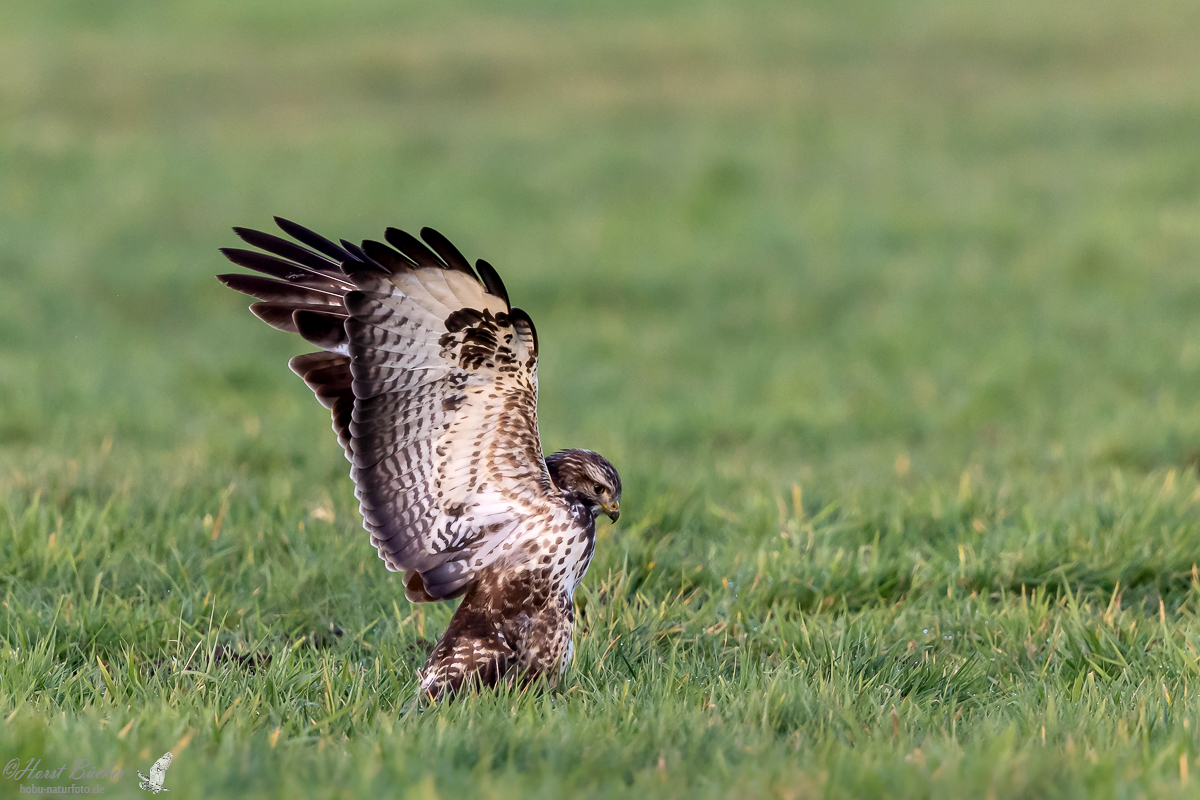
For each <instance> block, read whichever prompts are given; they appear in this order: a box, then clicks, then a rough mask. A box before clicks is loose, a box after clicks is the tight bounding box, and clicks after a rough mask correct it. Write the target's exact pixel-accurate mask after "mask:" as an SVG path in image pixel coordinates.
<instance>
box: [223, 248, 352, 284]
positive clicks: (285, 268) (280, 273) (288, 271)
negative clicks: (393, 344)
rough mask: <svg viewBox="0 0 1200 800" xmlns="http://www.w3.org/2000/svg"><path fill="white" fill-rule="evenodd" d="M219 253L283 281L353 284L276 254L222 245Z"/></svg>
mask: <svg viewBox="0 0 1200 800" xmlns="http://www.w3.org/2000/svg"><path fill="white" fill-rule="evenodd" d="M221 255H223V256H225V257H226V258H227V259H229V260H230V261H232V262H233V263H234V264H237V265H238V266H239V267H245V268H246V269H252V270H254V271H255V272H261V273H263V274H265V275H271V276H272V277H275V278H282V279H283V280H285V281H290V282H292V283H299V284H302V285H308V286H326V287H329V288H332V289H341V290H342V291H345V290H346V289H349V288H353V284H352V283H350V282H349V281H347V280H346V279H345V278H343V277H341V276H340V275H334V274H332V273H328V272H321V271H319V270H315V269H310V268H309V267H305V266H301V265H300V264H296V263H293V262H291V261H285V260H284V259H282V258H279V257H277V256H269V255H267V254H266V253H259V252H257V251H255V250H242V249H240V248H237V247H222V248H221Z"/></svg>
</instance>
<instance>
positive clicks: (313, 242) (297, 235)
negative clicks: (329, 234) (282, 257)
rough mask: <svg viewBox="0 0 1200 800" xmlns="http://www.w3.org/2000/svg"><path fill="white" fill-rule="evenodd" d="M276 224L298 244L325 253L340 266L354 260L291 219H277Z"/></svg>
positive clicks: (319, 235) (317, 234) (320, 236)
mask: <svg viewBox="0 0 1200 800" xmlns="http://www.w3.org/2000/svg"><path fill="white" fill-rule="evenodd" d="M275 224H276V225H278V226H279V229H280V230H281V231H283V232H284V233H286V234H287V235H288V236H290V237H292V238H293V239H295V240H296V241H297V242H302V243H304V244H306V245H308V246H309V247H311V248H312V249H314V250H316V251H318V252H321V253H324V254H325V255H327V256H329V257H330V258H332V259H333V260H334V261H336V262H338V263H339V264H340V263H342V262H343V261H348V260H350V259H352V258H353V256H351V255H350V253H348V252H346V251H345V250H343V249H342V248H340V247H338V246H337V245H336V244H334V243H333V242H331V241H329V240H328V239H326V238H325V237H324V236H322V235H321V234H319V233H317V232H316V231H311V230H309V229H308V228H306V227H304V226H303V225H300V224H298V223H295V222H292V221H291V220H290V219H284V218H283V217H275Z"/></svg>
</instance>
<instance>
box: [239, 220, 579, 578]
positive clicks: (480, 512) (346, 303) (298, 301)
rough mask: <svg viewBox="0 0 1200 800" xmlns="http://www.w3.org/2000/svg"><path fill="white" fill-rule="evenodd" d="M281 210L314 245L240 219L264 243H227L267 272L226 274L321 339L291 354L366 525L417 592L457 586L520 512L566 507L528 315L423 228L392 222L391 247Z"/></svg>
mask: <svg viewBox="0 0 1200 800" xmlns="http://www.w3.org/2000/svg"><path fill="white" fill-rule="evenodd" d="M276 221H277V222H278V223H279V226H280V227H281V228H282V229H283V230H284V231H285V232H286V233H288V234H290V235H291V236H292V237H293V238H295V239H296V240H297V241H299V242H301V243H302V244H304V245H308V247H301V246H299V245H297V244H294V243H292V242H289V241H287V240H285V239H281V238H279V237H276V236H271V235H269V234H265V233H260V232H258V231H250V230H244V229H238V228H235V229H234V230H235V231H237V233H238V235H239V236H241V237H242V238H243V239H244V240H245V241H247V242H248V243H250V244H252V245H255V246H257V247H259V248H261V249H262V250H266V251H267V253H261V252H255V251H250V250H237V249H224V250H223V251H222V252H224V253H225V255H226V256H227V257H228V258H229V259H230V260H231V261H233V262H234V263H236V264H239V265H241V266H244V267H248V268H250V269H253V270H257V271H258V272H261V273H265V274H267V275H270V276H272V277H271V278H262V277H258V276H254V275H244V274H233V275H220V276H218V277H219V278H220V280H221V281H222V282H224V283H225V284H226V285H228V286H230V287H232V288H234V289H237V290H238V291H241V292H244V293H246V294H249V295H252V296H254V297H257V298H259V299H260V300H262V301H263V302H260V303H256V304H254V305H252V306H251V307H250V309H251V311H253V312H254V313H255V315H257V316H258V317H259V318H260V319H262V320H264V321H265V322H267V323H268V324H270V325H272V326H273V327H276V328H279V329H280V330H285V331H291V332H294V333H299V334H300V335H301V336H303V337H304V338H305V339H307V340H308V341H310V342H312V343H313V344H316V345H318V346H319V347H321V348H322V352H319V353H310V354H306V355H302V356H297V357H295V358H293V359H292V360H291V362H290V366H291V368H292V370H293V371H294V372H296V373H297V374H298V375H300V376H301V377H302V378H304V380H305V382H306V383H307V384H308V385H309V387H311V388H312V390H313V391H314V392H315V393H316V395H317V398H318V399H319V400H320V401H321V403H322V404H323V405H325V406H326V407H327V408H329V409H330V411H331V412H332V415H333V428H334V431H335V432H336V433H337V435H338V441H339V442H340V443H341V445H342V447H343V448H344V449H345V451H346V458H347V459H349V461H350V462H351V464H352V465H353V467H352V469H351V472H350V474H351V477H352V478H353V479H354V482H355V484H356V485H357V492H356V494H357V496H358V498H359V503H360V510H361V511H362V515H363V524H364V526H365V527H366V528H367V530H369V531H370V532H371V541H372V543H373V544H374V545H375V546H376V548H377V549H378V551H379V556H380V558H382V559H383V560H384V562H385V563H386V564H387V566H388V569H391V570H404V571H405V573H406V574H405V586H406V594H407V595H408V597H409V599H411V600H416V601H427V600H439V599H444V598H447V597H454V596H456V595H458V594H461V593H462V592H463V591H465V590H466V587H467V586H469V584H470V583H471V580H472V578H473V576H474V574H475V572H476V571H477V570H478V569H479V568H481V567H483V566H486V565H487V564H488V563H491V562H492V561H493V560H495V559H497V558H500V557H503V556H505V555H506V554H509V555H510V556H511V555H513V554H514V544H515V540H516V539H519V538H520V534H521V531H522V530H524V529H525V528H527V527H528V526H525V525H523V523H524V522H525V521H527V520H528V519H530V518H531V517H534V516H549V515H555V514H561V513H563V508H564V506H563V504H562V502H561V501H560V500H559V499H558V493H557V492H556V490H555V489H554V486H553V483H552V482H551V480H550V476H549V474H548V473H547V471H546V465H545V461H544V459H543V457H542V449H541V444H540V441H539V438H538V429H537V334H536V331H535V330H534V327H533V322H532V320H530V318H529V316H528V315H527V314H526V313H525V312H524V311H522V310H520V309H517V308H512V307H511V306H510V305H509V302H508V294H507V291H506V290H505V288H504V284H503V283H502V282H501V281H500V277H499V276H498V275H497V274H496V271H495V270H494V269H493V268H492V267H491V265H489V264H488V263H487V262H485V261H478V262H476V266H477V268H478V270H479V276H478V277H477V276H476V274H475V272H474V271H473V270H472V269H471V267H470V265H469V264H468V263H467V261H466V259H465V258H463V256H462V254H461V253H459V251H458V250H457V249H456V248H455V247H454V246H453V245H452V244H450V242H448V241H447V240H446V239H445V238H444V237H443V236H441V235H440V234H438V233H437V232H436V231H433V230H431V229H429V228H425V229H423V230H422V231H421V236H422V238H423V239H424V240H425V243H426V244H427V245H428V246H426V244H423V243H422V242H421V241H419V240H417V239H416V238H414V237H413V236H410V235H409V234H407V233H404V232H403V231H399V230H396V229H394V228H389V229H388V230H387V232H386V235H385V238H386V239H387V241H388V243H389V244H390V245H392V246H391V247H389V246H388V245H386V244H383V243H380V242H374V241H365V242H363V243H362V246H361V247H359V246H356V245H353V244H351V243H349V242H346V241H344V240H343V241H342V243H341V244H340V245H337V244H334V243H333V242H331V241H329V240H327V239H325V238H324V237H321V236H319V235H317V234H316V233H313V232H312V231H309V230H308V229H306V228H302V227H300V226H299V225H296V224H295V223H291V222H288V221H287V220H281V219H278V218H277V219H276ZM430 248H432V249H430ZM481 278H482V280H481Z"/></svg>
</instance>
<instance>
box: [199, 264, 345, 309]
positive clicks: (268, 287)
mask: <svg viewBox="0 0 1200 800" xmlns="http://www.w3.org/2000/svg"><path fill="white" fill-rule="evenodd" d="M217 280H219V281H220V282H221V283H223V284H225V285H226V286H228V287H229V288H230V289H233V290H235V291H238V292H241V293H242V294H248V295H250V296H251V297H256V298H258V299H259V300H265V301H267V302H283V303H312V304H314V305H320V304H324V305H329V306H340V305H341V304H342V298H341V296H340V295H338V294H335V293H334V292H329V291H324V290H322V289H316V288H312V287H309V286H301V285H300V284H296V283H288V282H286V281H277V280H274V279H272V278H263V277H260V276H258V275H246V274H245V273H242V272H230V273H226V274H224V275H218V276H217Z"/></svg>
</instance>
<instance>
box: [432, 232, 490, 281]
mask: <svg viewBox="0 0 1200 800" xmlns="http://www.w3.org/2000/svg"><path fill="white" fill-rule="evenodd" d="M421 238H422V239H424V240H425V243H426V244H428V245H429V246H430V247H432V248H433V251H434V252H435V253H437V254H438V255H439V256H441V259H442V260H443V261H445V262H446V265H447V266H448V267H450V269H452V270H456V271H458V272H465V273H466V274H467V275H470V276H471V277H472V278H475V279H476V280H479V278H478V277H477V276H476V275H475V270H473V269H471V264H470V262H469V261H467V259H466V257H465V256H464V255H463V254H462V253H461V252H460V251H459V249H458V248H457V247H455V246H454V245H453V244H451V243H450V240H449V239H447V238H446V237H445V236H442V235H441V234H440V233H438V232H437V231H435V230H434V229H433V228H421Z"/></svg>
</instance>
